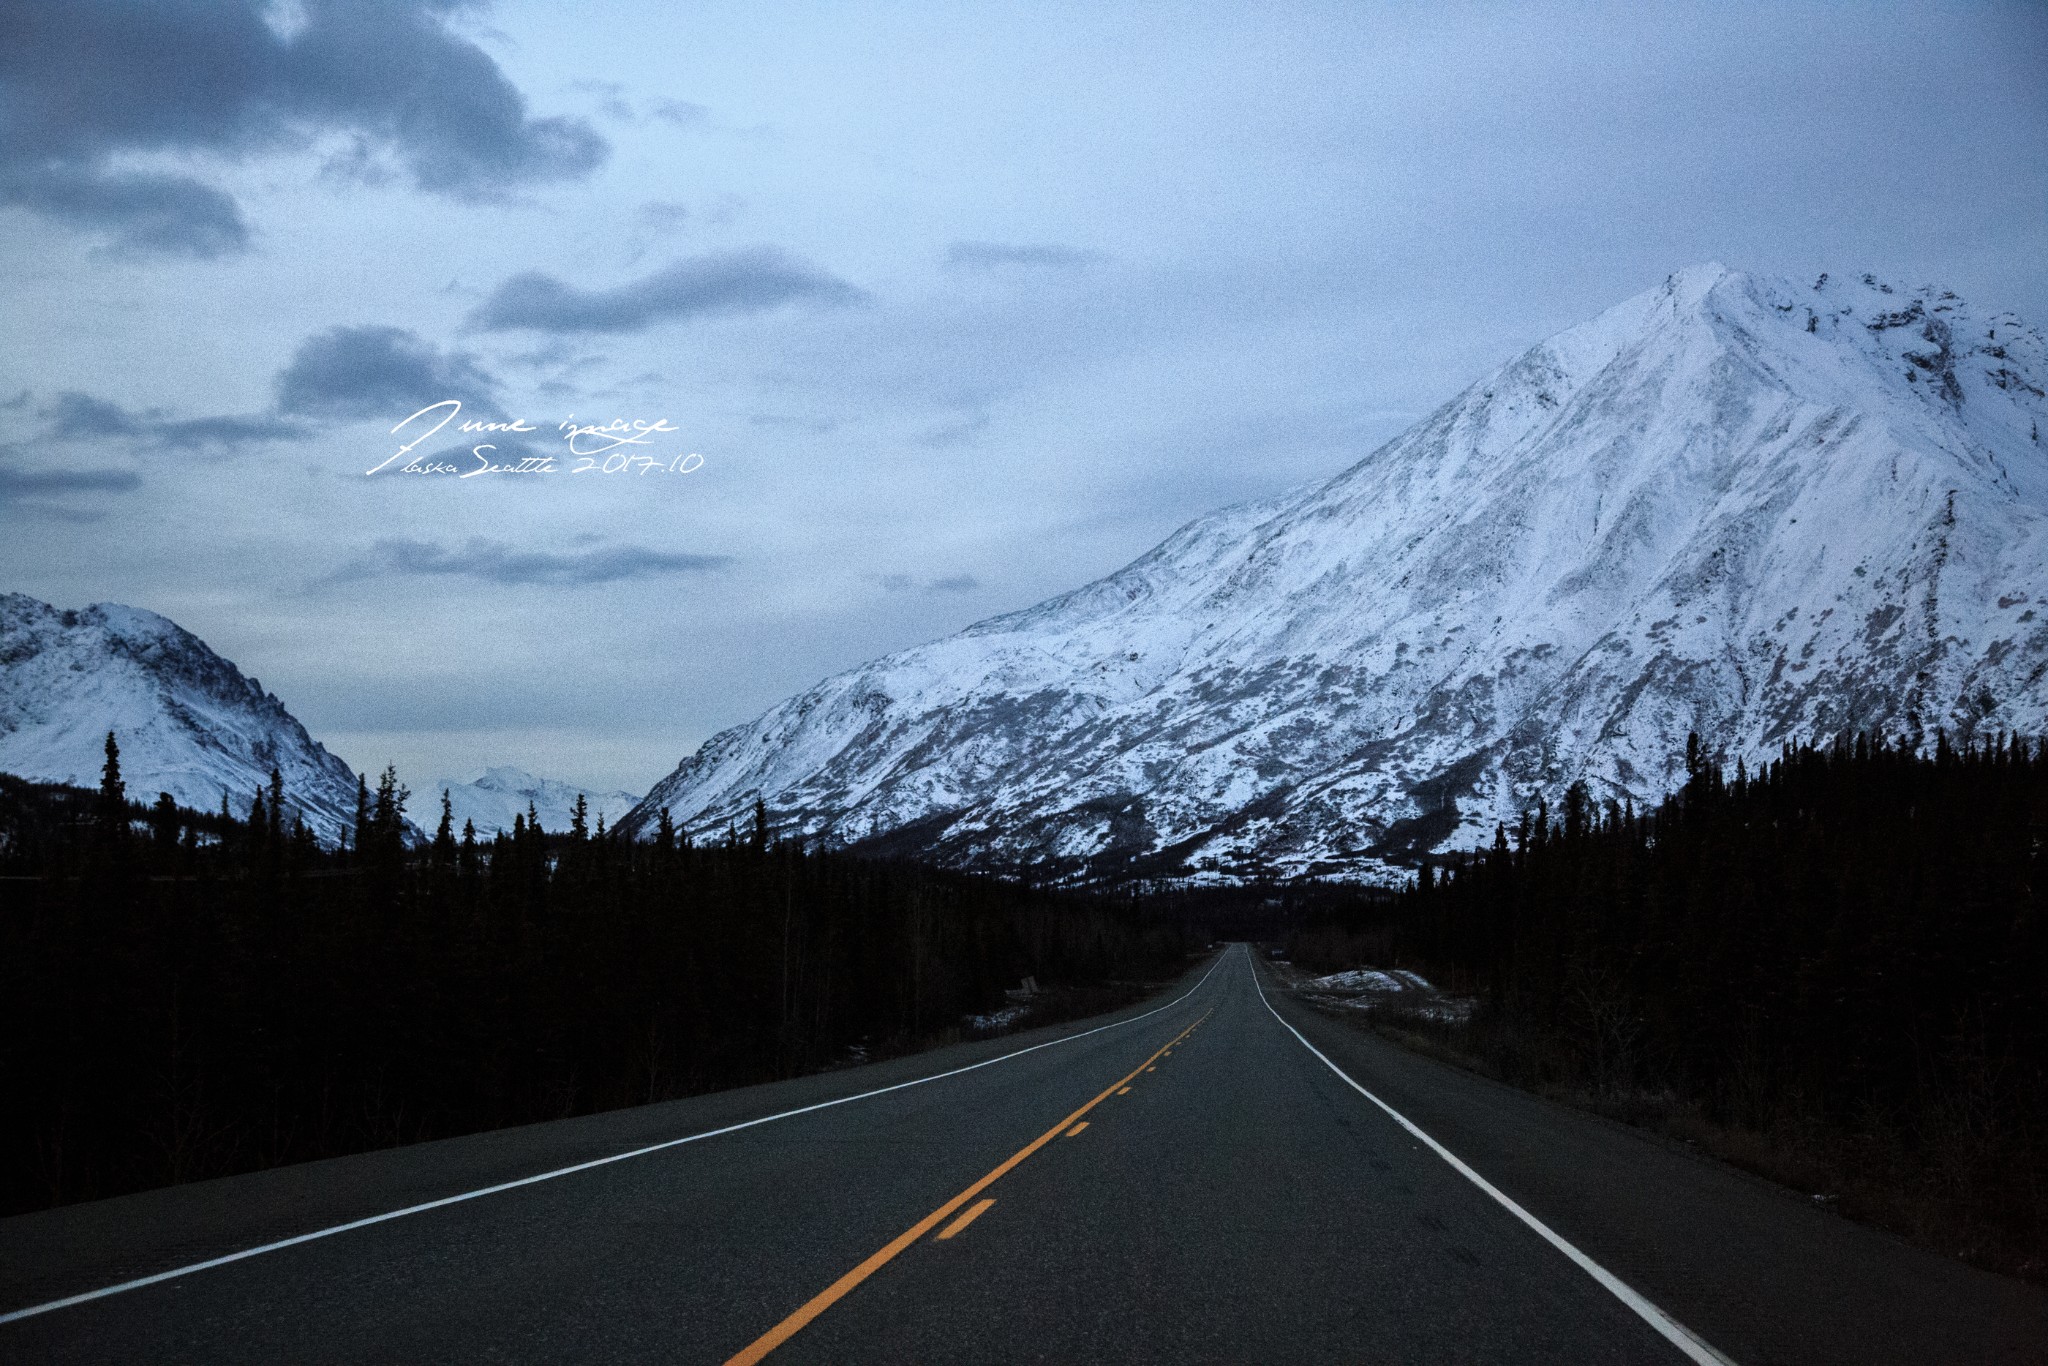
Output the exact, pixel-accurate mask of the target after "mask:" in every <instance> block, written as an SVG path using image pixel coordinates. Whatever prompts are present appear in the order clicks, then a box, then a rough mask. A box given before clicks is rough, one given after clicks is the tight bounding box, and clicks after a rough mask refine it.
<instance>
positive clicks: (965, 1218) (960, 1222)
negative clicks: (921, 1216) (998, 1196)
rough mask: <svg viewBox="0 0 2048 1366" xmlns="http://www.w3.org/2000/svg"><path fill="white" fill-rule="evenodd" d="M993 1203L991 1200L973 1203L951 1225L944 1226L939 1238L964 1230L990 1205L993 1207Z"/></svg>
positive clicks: (948, 1236)
mask: <svg viewBox="0 0 2048 1366" xmlns="http://www.w3.org/2000/svg"><path fill="white" fill-rule="evenodd" d="M994 1203H995V1201H993V1200H977V1201H975V1202H974V1203H973V1204H971V1205H969V1206H968V1207H967V1213H965V1214H963V1215H961V1216H960V1217H959V1218H958V1219H955V1220H954V1221H953V1222H952V1223H950V1224H948V1225H946V1226H945V1228H943V1229H941V1230H939V1236H940V1237H941V1238H950V1237H952V1236H953V1235H954V1234H956V1233H958V1232H959V1231H960V1230H961V1229H963V1228H966V1227H967V1226H968V1225H969V1224H971V1223H973V1222H974V1221H975V1220H976V1219H979V1218H980V1217H981V1216H982V1215H983V1214H985V1213H987V1211H988V1207H989V1206H990V1205H993V1204H994Z"/></svg>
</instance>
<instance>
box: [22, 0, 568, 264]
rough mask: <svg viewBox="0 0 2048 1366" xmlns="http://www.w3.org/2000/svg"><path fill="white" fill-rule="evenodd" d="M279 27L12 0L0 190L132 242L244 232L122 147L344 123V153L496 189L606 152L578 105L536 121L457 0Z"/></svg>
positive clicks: (225, 3) (255, 12) (213, 244)
mask: <svg viewBox="0 0 2048 1366" xmlns="http://www.w3.org/2000/svg"><path fill="white" fill-rule="evenodd" d="M298 8H299V12H300V16H301V17H302V18H303V19H304V22H303V24H300V25H298V26H296V28H295V29H294V30H293V31H291V32H290V33H289V34H288V35H287V34H285V33H282V32H280V31H279V29H278V28H274V27H273V26H272V25H271V24H269V23H266V22H265V15H266V12H267V9H268V6H266V5H265V4H264V3H263V0H220V2H219V3H210V4H136V3H124V2H123V0H69V2H68V3H65V4H56V5H51V4H34V3H17V4H12V5H9V6H8V7H7V9H8V18H7V24H8V30H9V33H8V41H7V42H6V43H5V44H0V126H4V127H5V128H6V129H7V136H6V138H5V139H4V141H0V147H4V149H5V150H4V151H0V203H5V204H11V205H14V206H16V207H20V208H26V209H29V210H32V211H34V212H37V213H40V214H43V215H44V216H46V217H49V218H52V219H55V220H57V221H59V222H63V223H67V224H70V225H72V226H76V227H82V228H87V229H92V230H96V231H98V232H99V233H102V234H104V235H105V237H106V238H107V239H109V240H110V241H111V242H112V243H113V244H114V245H115V246H117V247H119V248H122V249H126V250H131V251H140V252H159V253H172V254H183V255H190V256H218V255H222V254H225V253H229V252H234V251H239V250H241V249H243V248H244V247H246V246H247V244H248V240H249V229H248V226H247V224H246V223H245V222H244V221H243V219H242V216H241V211H240V209H239V207H238V206H237V205H236V204H235V202H234V201H233V200H232V199H231V198H230V197H229V196H227V195H226V194H223V193H222V192H221V191H219V190H217V189H214V188H213V187H211V186H208V185H206V184H204V183H202V182H200V181H199V180H196V179H194V178H192V177H189V176H178V175H139V174H134V173H128V172H118V171H115V170H113V169H111V164H110V163H111V162H112V160H113V159H114V158H116V157H118V156H121V155H124V154H135V153H152V152H159V153H160V152H169V153H186V152H205V153H212V154H216V155H221V156H226V157H230V158H242V157H246V156H250V155H255V154H258V153H262V152H268V151H276V150H284V149H290V148H296V147H303V146H306V145H309V144H310V143H311V142H312V141H313V140H314V139H316V138H318V137H320V136H322V135H326V134H333V133H340V134H344V135H347V136H349V137H352V138H353V139H354V142H355V152H354V155H353V160H354V162H355V164H357V165H358V166H362V167H370V166H373V165H376V164H379V163H380V162H382V161H387V160H388V161H392V162H395V163H396V164H398V165H399V166H401V167H402V168H403V169H404V170H405V171H406V172H407V173H408V174H409V176H410V178H411V180H412V182H413V183H414V184H415V185H416V186H417V187H419V188H420V189H422V190H427V191H431V192H434V193H439V194H445V195H451V196H455V197H458V198H472V199H474V198H489V197H493V196H496V195H498V194H502V193H503V191H504V188H505V187H506V186H508V185H517V184H524V183H529V182H535V181H545V180H555V179H564V178H575V177H580V176H584V175H587V174H589V173H590V172H591V171H592V170H594V169H595V168H596V167H597V166H598V164H599V163H600V162H602V161H603V159H604V157H605V156H606V154H607V153H608V151H609V148H608V146H607V144H606V143H605V141H604V139H603V138H602V137H600V136H599V135H598V134H597V132H596V131H595V130H594V129H592V128H591V127H590V126H589V125H588V124H587V123H585V122H583V121H582V120H576V119H563V118H530V117H528V115H527V112H526V101H525V99H524V98H523V97H522V96H521V95H520V93H519V91H518V90H517V89H515V88H514V87H513V85H512V84H511V82H510V81H508V80H507V79H506V78H505V75H504V73H503V72H501V71H500V70H499V69H498V66H497V63H495V62H494V61H492V60H491V58H490V57H489V56H488V55H486V54H485V53H484V52H483V50H482V49H480V48H478V47H477V46H476V45H475V44H473V43H471V42H468V41H467V40H465V39H463V38H460V37H458V36H456V35H455V34H454V33H453V32H451V31H450V30H449V28H448V27H447V18H448V16H449V15H450V14H451V13H452V12H454V11H455V10H456V9H458V8H460V6H459V5H458V4H457V3H455V2H454V0H376V2H375V3H367V4H365V3H349V2H348V0H305V2H304V3H303V4H302V5H301V6H299V7H298Z"/></svg>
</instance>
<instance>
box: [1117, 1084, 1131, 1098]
mask: <svg viewBox="0 0 2048 1366" xmlns="http://www.w3.org/2000/svg"><path fill="white" fill-rule="evenodd" d="M1116 1093H1117V1094H1118V1095H1120V1096H1128V1095H1129V1094H1130V1093H1131V1088H1130V1087H1128V1086H1119V1087H1117V1088H1116Z"/></svg>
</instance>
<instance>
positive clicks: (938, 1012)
mask: <svg viewBox="0 0 2048 1366" xmlns="http://www.w3.org/2000/svg"><path fill="white" fill-rule="evenodd" d="M406 800H407V794H406V792H405V791H404V789H403V788H402V787H400V786H399V784H398V782H397V779H396V777H395V775H392V774H390V773H388V772H387V774H386V775H385V777H384V780H383V782H382V783H381V784H380V785H379V787H378V788H377V790H376V791H375V792H371V791H368V790H365V791H364V793H363V798H362V802H361V807H362V810H361V814H360V816H359V818H358V820H357V822H356V831H355V835H354V838H353V840H352V841H351V844H350V846H349V847H347V848H345V849H341V850H333V849H323V848H321V847H319V846H318V845H317V844H316V843H315V842H314V840H313V839H312V838H311V837H310V835H308V834H307V833H306V832H305V831H304V829H303V828H295V822H294V820H293V818H292V817H291V815H290V811H291V802H290V794H289V793H288V792H284V791H283V790H282V789H281V788H278V789H276V790H273V791H270V792H265V793H262V794H255V795H254V796H253V799H252V801H251V803H250V805H249V807H248V808H247V809H246V810H245V811H241V812H225V811H224V812H221V813H214V814H199V813H194V812H190V811H183V810H180V809H178V808H177V807H176V806H174V805H173V804H171V803H170V802H168V801H167V800H166V801H164V802H160V803H158V804H157V805H156V806H154V807H144V806H140V805H134V804H131V803H129V802H128V801H127V797H126V793H125V792H124V791H123V789H122V785H121V781H120V777H119V765H118V756H117V755H116V754H114V753H112V751H111V747H110V753H109V756H108V771H107V778H106V781H105V782H104V783H103V785H102V788H101V790H100V791H99V792H97V793H95V792H90V791H82V790H79V789H71V788H53V787H38V786H33V785H30V784H27V783H23V782H20V781H18V780H15V779H7V778H0V878H4V880H0V1094H4V1095H5V1096H6V1097H7V1104H6V1105H5V1106H4V1107H0V1214H7V1213H15V1212H20V1211H23V1210H29V1209H36V1208H41V1207H45V1206H50V1205H56V1204H62V1203H67V1202H70V1201H76V1200H84V1199H93V1198H98V1197H103V1196H109V1195H117V1194H120V1193H123V1192H126V1191H132V1190H138V1189H142V1188H146V1187H150V1186H158V1185H164V1184H168V1183H172V1182H179V1181H189V1180H193V1179H197V1178H202V1177H211V1176H220V1175H226V1174H229V1173H233V1172H239V1171H247V1170H252V1169H255V1168H259V1167H268V1166H274V1165H278V1164H282V1163H287V1162H298V1161H305V1160H308V1159H312V1158H320V1157H331V1156H336V1155H340V1154H343V1153H349V1152H357V1151H362V1150H365V1149H369V1148H375V1147H385V1146H390V1145H394V1144H400V1143H411V1142H417V1141H420V1140H423V1139H429V1138H439V1137H446V1136H449V1135H453V1134H461V1133H468V1132H474V1131H477V1130H481V1129H488V1128H496V1127H500V1126H503V1125H509V1124H519V1123H525V1122H530V1121H536V1120H545V1119H554V1118H560V1117H564V1116H569V1115H577V1114H586V1113H589V1112H592V1111H597V1110H605V1109H611V1108H615V1107H619V1106H626V1105H636V1104H643V1103H646V1102H650V1101H659V1100H664V1099H669V1098H673V1097H678V1096H686V1095H691V1094H695V1093H698V1092H703V1091H709V1090H716V1089H720V1088H724V1087H730V1086H737V1085H744V1084H748V1083H752V1082H758V1081H764V1080H770V1079H774V1078H778V1077H787V1076H792V1075H796V1074H798V1073H802V1072H807V1071H815V1070H818V1069H821V1068H826V1067H831V1066H837V1065H844V1064H846V1063H849V1062H853V1061H861V1060H869V1059H877V1058H882V1057H886V1056H890V1055H892V1054H897V1053H902V1052H907V1051H911V1050H914V1049H918V1048H922V1047H927V1046H930V1045H933V1044H937V1043H943V1042H947V1041H950V1040H952V1039H956V1038H961V1037H967V1036H970V1035H973V1034H976V1033H978V1032H986V1031H977V1030H975V1029H973V1028H971V1027H970V1026H967V1025H966V1024H964V1023H963V1021H964V1019H965V1017H968V1016H970V1015H973V1014H976V1013H982V1012H993V1011H997V1010H998V1009H999V1008H1002V1007H1005V1006H1006V1005H1008V1004H1010V1003H1009V1002H1008V1001H1007V1000H1006V996H1005V989H1006V988H1009V989H1014V988H1016V987H1017V986H1018V984H1019V982H1020V980H1021V979H1022V978H1024V977H1025V976H1027V975H1028V976H1032V977H1035V978H1036V979H1037V981H1038V983H1039V984H1041V985H1042V987H1043V990H1042V991H1041V992H1040V993H1039V994H1038V995H1036V996H1035V997H1033V998H1032V999H1030V1000H1029V1001H1027V1002H1025V1003H1024V1007H1025V1009H1024V1012H1023V1013H1022V1014H1021V1016H1020V1015H1012V1016H1011V1017H1010V1020H1009V1022H1010V1024H1011V1025H1012V1027H1015V1026H1017V1025H1029V1024H1038V1023H1045V1022H1049V1021H1051V1020H1054V1019H1058V1018H1063V1017H1065V1016H1069V1015H1073V1014H1085V1013H1088V1012H1090V1011H1092V1010H1101V1009H1110V1008H1113V1007H1115V1006H1116V1005H1120V1004H1123V1003H1124V1002H1126V1001H1129V1000H1132V999H1135V998H1136V997H1137V996H1138V995H1140V994H1142V990H1141V989H1140V988H1139V987H1138V986H1136V985H1134V984H1133V983H1134V981H1141V980H1147V979H1154V980H1156V979H1159V978H1163V977H1171V976H1172V975H1174V974H1177V973H1178V972H1179V971H1181V969H1182V968H1183V966H1184V965H1185V963H1186V961H1187V955H1186V950H1187V949H1188V948H1189V947H1194V946H1198V945H1194V944H1192V943H1191V942H1184V937H1183V935H1182V934H1181V933H1180V931H1179V930H1178V929H1177V928H1176V924H1175V923H1174V922H1167V921H1162V920H1159V919H1157V918H1155V916H1154V914H1153V912H1151V911H1150V910H1148V909H1147V908H1146V907H1144V906H1142V905H1139V904H1137V903H1135V902H1134V901H1133V900H1131V899H1130V898H1128V897H1124V898H1108V897H1083V896H1074V895H1066V894H1059V893H1054V892H1048V891H1040V890H1035V889H1031V888H1027V887H1023V886H1020V885H1016V884H1013V883H1003V882H997V881H994V880H990V879H983V878H974V877H968V876H963V875H959V874H953V873H946V872H940V871H935V870H933V869H930V868H925V867H920V866H917V865H914V864H910V863H904V862H892V861H873V860H866V859H861V858H855V857H852V856H848V855H843V854H825V853H818V852H813V851H809V850H805V849H803V848H801V847H799V846H798V845H797V844H795V843H792V842H788V841H784V840H779V839H777V838H776V837H775V835H774V833H773V831H772V830H771V829H770V828H769V825H768V822H767V819H766V814H765V813H757V819H756V822H755V823H754V825H753V828H752V829H750V830H748V831H745V832H735V833H733V834H732V835H731V836H730V838H727V839H724V840H720V841H718V842H715V843H712V844H709V845H702V844H700V845H696V846H692V845H691V844H690V843H689V842H688V841H687V840H685V839H682V838H680V837H678V836H677V835H676V834H675V833H674V832H673V831H671V830H669V829H667V828H666V827H665V826H664V828H663V829H662V830H661V832H660V833H659V834H658V836H657V837H656V838H655V839H654V840H652V841H649V842H643V843H639V844H630V843H626V842H624V841H620V840H616V839H613V838H610V837H608V836H606V835H604V834H603V833H602V832H601V831H593V830H587V829H585V828H583V823H582V821H581V820H580V819H579V820H578V821H577V822H576V825H575V827H574V828H572V829H570V830H567V831H547V832H544V831H542V830H540V829H539V828H538V827H537V826H535V825H529V824H527V823H526V822H525V821H524V820H522V821H521V822H520V823H519V827H518V829H517V830H516V832H514V833H512V834H509V835H504V836H500V837H497V838H493V839H488V840H484V839H477V838H475V837H474V836H473V835H471V834H468V833H466V832H458V831H455V830H453V829H451V828H450V826H449V823H448V821H447V820H446V819H445V816H444V819H443V820H442V822H441V824H440V827H439V829H438V832H437V834H436V835H435V837H434V838H433V839H432V840H430V841H428V842H426V843H425V844H420V843H418V842H417V841H414V842H412V843H408V840H407V838H406V832H407V829H408V827H407V824H406V822H405V820H404V815H405V803H406ZM428 824H430V825H431V824H432V821H431V818H430V819H429V822H428Z"/></svg>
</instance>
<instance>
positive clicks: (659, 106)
mask: <svg viewBox="0 0 2048 1366" xmlns="http://www.w3.org/2000/svg"><path fill="white" fill-rule="evenodd" d="M647 113H648V116H649V117H651V118H657V119H662V120H665V121H667V122H669V123H673V124H674V125H675V126H676V127H678V128H692V127H695V126H696V125H698V124H701V123H704V122H705V121H707V120H708V119H710V117H711V111H710V110H709V109H706V108H705V107H704V106H703V105H701V104H692V103H690V102H689V101H688V100H655V101H653V102H651V103H650V104H649V105H648V106H647Z"/></svg>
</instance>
